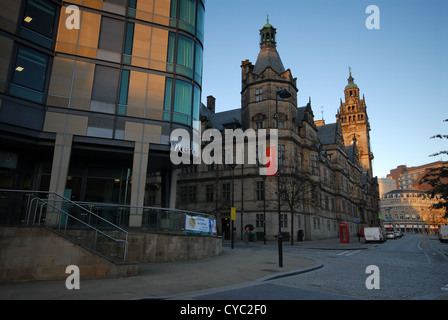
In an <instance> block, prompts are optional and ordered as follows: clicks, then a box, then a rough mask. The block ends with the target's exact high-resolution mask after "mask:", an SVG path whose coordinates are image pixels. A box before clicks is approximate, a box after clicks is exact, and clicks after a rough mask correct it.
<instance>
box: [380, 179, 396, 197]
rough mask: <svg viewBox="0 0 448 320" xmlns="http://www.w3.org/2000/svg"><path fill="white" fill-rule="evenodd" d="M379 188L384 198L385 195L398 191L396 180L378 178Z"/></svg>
mask: <svg viewBox="0 0 448 320" xmlns="http://www.w3.org/2000/svg"><path fill="white" fill-rule="evenodd" d="M378 187H379V192H380V198H382V197H383V195H384V194H386V193H388V192H390V191H393V190H396V189H397V182H396V181H395V180H394V179H385V178H378Z"/></svg>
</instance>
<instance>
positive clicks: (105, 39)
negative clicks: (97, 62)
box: [98, 17, 124, 52]
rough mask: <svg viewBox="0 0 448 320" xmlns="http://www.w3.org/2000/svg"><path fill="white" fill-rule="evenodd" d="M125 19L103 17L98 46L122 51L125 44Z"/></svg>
mask: <svg viewBox="0 0 448 320" xmlns="http://www.w3.org/2000/svg"><path fill="white" fill-rule="evenodd" d="M123 31H124V23H123V21H120V20H116V19H111V18H107V17H102V19H101V31H100V37H99V44H98V48H99V49H103V50H108V51H114V52H121V50H122V45H123V42H122V41H123Z"/></svg>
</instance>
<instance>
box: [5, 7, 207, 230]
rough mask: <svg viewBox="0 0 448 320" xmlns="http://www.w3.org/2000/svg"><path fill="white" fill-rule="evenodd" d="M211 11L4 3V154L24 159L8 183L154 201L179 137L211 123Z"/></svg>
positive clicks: (164, 195)
mask: <svg viewBox="0 0 448 320" xmlns="http://www.w3.org/2000/svg"><path fill="white" fill-rule="evenodd" d="M204 4H205V3H204V0H70V1H61V0H2V1H0V28H1V29H2V32H1V34H0V44H1V46H0V124H1V125H0V136H1V137H2V138H1V139H0V152H3V153H5V154H8V155H12V156H13V157H15V158H14V159H18V160H17V164H16V166H15V167H14V168H13V169H11V168H6V171H7V172H6V171H5V169H4V168H3V167H2V166H1V164H0V187H4V188H12V187H15V188H21V189H22V188H25V189H26V188H30V189H35V190H50V191H53V192H56V193H58V194H61V195H63V194H70V195H71V197H72V198H73V199H75V200H79V201H93V200H92V199H94V200H95V201H106V202H112V203H117V202H118V203H130V204H132V205H133V206H143V205H144V204H145V201H146V200H145V188H146V178H147V176H148V175H150V174H154V173H159V176H160V177H161V178H160V180H161V184H162V185H164V186H169V184H170V179H169V175H170V172H171V170H173V169H172V167H171V163H170V162H169V161H167V157H169V147H170V144H169V137H170V133H171V131H172V130H173V129H174V128H177V127H184V128H186V129H191V130H192V129H193V121H194V120H199V111H200V107H201V90H202V88H201V86H202V63H203V48H204V46H203V40H204V11H205V10H204ZM4 124H6V125H4ZM23 129H26V130H23ZM23 137H25V138H23ZM22 138H23V139H25V140H26V141H27V142H26V144H18V143H16V141H18V140H20V139H22ZM27 139H28V140H27ZM42 145H44V146H45V148H43V147H42ZM30 150H33V151H32V152H33V153H34V154H35V155H36V157H30V156H29V152H30ZM39 150H40V151H39ZM38 155H39V157H38ZM51 155H52V156H51ZM77 163H78V164H79V166H80V167H82V170H78V169H79V168H77V167H76V166H77ZM98 165H99V166H104V167H106V166H107V167H108V168H109V169H108V171H107V172H106V173H104V174H101V175H98V174H97V173H95V172H97V171H95V170H96V169H95V168H96V167H97V166H98ZM11 170H12V171H11ZM25 172H26V174H25ZM36 172H37V174H36ZM123 172H125V173H126V179H123ZM25 177H26V179H25ZM124 180H126V181H132V184H129V183H127V182H125V181H124ZM117 188H121V189H119V190H121V191H122V190H126V192H125V193H123V192H121V191H119V192H115V191H113V190H115V189H117ZM123 188H126V189H123ZM166 191H167V189H163V190H162V189H160V191H159V193H160V194H161V199H162V200H161V201H160V202H161V203H163V205H164V206H168V205H169V203H170V199H169V192H166ZM114 192H115V193H114ZM123 194H125V195H126V196H124V195H123ZM93 195H95V196H94V197H93ZM117 195H119V196H117ZM132 219H136V221H130V224H133V225H138V219H139V218H138V214H136V215H135V217H134V218H130V220H132ZM131 222H132V223H131Z"/></svg>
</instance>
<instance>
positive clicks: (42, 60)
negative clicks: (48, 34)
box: [9, 46, 48, 103]
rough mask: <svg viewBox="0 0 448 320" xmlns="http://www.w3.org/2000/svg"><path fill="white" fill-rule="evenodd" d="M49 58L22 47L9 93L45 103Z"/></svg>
mask: <svg viewBox="0 0 448 320" xmlns="http://www.w3.org/2000/svg"><path fill="white" fill-rule="evenodd" d="M47 66H48V56H46V55H44V54H42V53H40V52H38V51H36V50H33V49H31V48H27V47H25V46H20V47H19V50H18V52H17V59H16V63H15V65H14V73H13V77H12V82H11V83H10V87H9V93H10V94H12V95H15V96H18V97H21V98H23V99H27V100H31V101H35V102H38V103H42V102H43V97H44V88H45V79H46V73H47Z"/></svg>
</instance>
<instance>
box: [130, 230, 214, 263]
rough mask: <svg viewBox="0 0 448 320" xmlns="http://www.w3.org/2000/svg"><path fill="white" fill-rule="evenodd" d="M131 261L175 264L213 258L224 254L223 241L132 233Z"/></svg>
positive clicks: (198, 237)
mask: <svg viewBox="0 0 448 320" xmlns="http://www.w3.org/2000/svg"><path fill="white" fill-rule="evenodd" d="M128 241H129V252H128V260H129V261H138V262H173V261H189V260H200V259H205V258H211V257H215V256H219V255H221V254H222V239H221V238H218V237H201V236H193V235H168V234H157V233H148V232H143V231H132V232H130V233H129V235H128Z"/></svg>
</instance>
